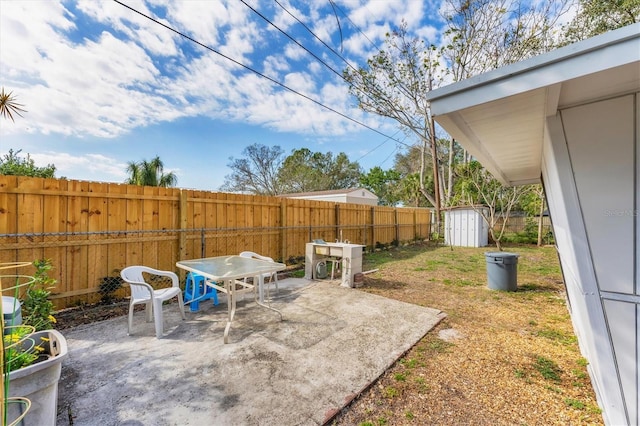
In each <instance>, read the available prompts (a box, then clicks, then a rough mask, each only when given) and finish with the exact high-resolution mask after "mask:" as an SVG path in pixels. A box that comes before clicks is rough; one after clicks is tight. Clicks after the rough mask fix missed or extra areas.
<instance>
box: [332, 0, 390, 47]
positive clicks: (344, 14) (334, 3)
mask: <svg viewBox="0 0 640 426" xmlns="http://www.w3.org/2000/svg"><path fill="white" fill-rule="evenodd" d="M329 3H331V6H332V7H333V8H334V9H338V10H339V11H340V13H342V15H343V16H344V17H345V18H347V20H348V21H349V22H350V23H351V25H353V27H354V28H355V29H356V30H358V32H359V33H360V34H362V36H363V37H364V38H366V39H367V40H368V41H369V43H371V45H372V46H373V47H375V48H376V49H377V50H380V48H379V47H378V46H377V45H376V44H375V43H374V42H373V41H371V39H370V38H369V37H367V35H366V34H365V33H363V32H362V30H361V29H360V28H359V27H358V26H357V25H356V24H355V22H353V21H352V20H351V18H349V15H347V14H346V13H344V11H343V10H342V9H340V7H339V6H338V5H337V4H336V2H335V1H334V0H329ZM365 7H366V6H365Z"/></svg>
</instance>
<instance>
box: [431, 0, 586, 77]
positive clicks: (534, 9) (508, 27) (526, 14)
mask: <svg viewBox="0 0 640 426" xmlns="http://www.w3.org/2000/svg"><path fill="white" fill-rule="evenodd" d="M573 2H574V0H554V1H542V2H532V1H529V0H445V1H444V4H443V7H442V8H441V10H442V11H443V12H442V16H443V18H444V20H445V28H446V29H445V31H444V40H445V43H444V45H443V47H442V50H441V53H442V56H443V57H444V58H445V59H446V61H447V66H448V68H449V71H450V72H451V75H452V77H453V80H454V81H460V80H464V79H467V78H469V77H472V76H474V75H478V74H481V73H483V72H486V71H489V70H492V69H495V68H499V67H501V66H504V65H507V64H511V63H514V62H518V61H521V60H523V59H526V58H529V57H531V56H535V55H538V54H541V53H544V52H547V51H550V50H552V49H554V48H555V47H556V46H555V44H556V43H555V37H554V36H555V26H556V23H557V21H558V19H559V18H560V17H561V16H562V15H564V14H565V13H566V12H567V10H568V8H569V6H570V5H571V4H572V3H573Z"/></svg>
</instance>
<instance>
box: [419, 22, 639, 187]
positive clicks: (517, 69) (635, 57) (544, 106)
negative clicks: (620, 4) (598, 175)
mask: <svg viewBox="0 0 640 426" xmlns="http://www.w3.org/2000/svg"><path fill="white" fill-rule="evenodd" d="M638 89H640V23H639V24H634V25H630V26H627V27H624V28H620V29H618V30H615V31H610V32H608V33H605V34H602V35H599V36H596V37H593V38H590V39H588V40H584V41H581V42H578V43H574V44H572V45H569V46H565V47H563V48H560V49H557V50H554V51H552V52H549V53H546V54H543V55H539V56H536V57H533V58H530V59H528V60H525V61H522V62H518V63H515V64H511V65H508V66H505V67H502V68H499V69H496V70H493V71H490V72H488V73H485V74H481V75H478V76H475V77H473V78H470V79H468V80H464V81H461V82H458V83H454V84H451V85H449V86H446V87H443V88H440V89H436V90H434V91H432V92H430V93H428V94H427V98H428V99H429V100H430V101H431V109H432V112H433V114H434V117H435V119H436V121H437V122H438V123H439V124H440V125H441V126H442V127H443V128H444V129H445V130H446V131H447V132H448V133H449V134H450V135H451V136H453V137H454V138H456V139H457V140H458V141H459V142H461V143H462V145H464V146H465V147H466V148H467V150H468V151H469V152H470V153H471V154H472V155H473V156H474V157H475V158H476V159H477V160H478V161H480V162H481V163H482V165H483V166H484V167H485V168H487V170H489V171H490V172H491V173H492V174H493V175H494V176H495V177H496V178H497V179H499V180H500V181H501V182H502V183H504V184H507V185H521V184H528V183H536V182H539V181H540V173H541V169H540V168H541V155H542V141H543V136H544V134H543V132H544V124H545V118H546V117H548V116H554V115H555V114H556V113H557V111H558V110H559V109H561V108H564V107H569V106H572V105H579V104H581V103H584V102H587V101H589V100H595V99H602V98H607V97H611V96H615V95H618V94H620V95H621V94H625V93H632V92H635V91H637V90H638Z"/></svg>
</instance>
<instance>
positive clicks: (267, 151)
mask: <svg viewBox="0 0 640 426" xmlns="http://www.w3.org/2000/svg"><path fill="white" fill-rule="evenodd" d="M242 155H243V156H244V157H245V158H237V159H236V158H233V157H231V158H229V161H230V162H229V164H227V166H228V167H229V168H230V169H231V170H233V172H232V173H231V174H230V175H227V176H225V178H224V183H223V185H222V186H221V187H220V189H221V190H222V191H229V192H248V193H251V194H259V195H278V194H280V193H282V191H281V185H280V182H279V177H278V171H279V170H280V167H281V165H282V161H283V160H282V157H283V155H284V151H283V150H282V148H280V147H279V146H277V145H275V146H272V147H268V146H265V145H260V144H253V145H249V146H248V147H246V148H245V149H244V150H243V151H242Z"/></svg>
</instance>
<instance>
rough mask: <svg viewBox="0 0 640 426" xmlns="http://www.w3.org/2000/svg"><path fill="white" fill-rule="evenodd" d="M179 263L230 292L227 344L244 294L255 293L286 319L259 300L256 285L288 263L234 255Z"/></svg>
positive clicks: (225, 337)
mask: <svg viewBox="0 0 640 426" xmlns="http://www.w3.org/2000/svg"><path fill="white" fill-rule="evenodd" d="M176 266H177V267H178V268H180V269H184V270H186V271H190V272H194V273H196V274H200V275H202V276H203V277H204V278H205V281H204V282H205V285H207V286H209V287H213V288H215V289H216V290H218V291H221V292H223V293H225V294H226V295H227V309H228V318H227V325H226V327H225V329H224V343H229V330H230V329H231V323H232V322H233V317H234V316H235V314H236V299H237V297H238V295H240V294H243V293H248V292H253V297H254V300H255V302H256V304H258V305H260V306H262V307H264V308H267V309H270V310H272V311H275V312H277V313H278V314H279V315H280V320H282V313H281V312H280V311H278V310H277V309H274V308H272V307H271V306H268V305H265V304H263V303H261V302H260V301H258V298H257V292H256V290H257V288H256V287H259V286H260V285H262V282H263V280H262V279H261V275H262V274H265V273H271V272H277V271H282V270H284V269H285V268H286V265H285V264H284V263H277V262H268V261H264V260H258V259H253V258H249V257H240V256H236V255H233V256H218V257H207V258H204V259H193V260H181V261H179V262H176ZM244 278H253V281H252V282H251V283H247V282H245V280H244Z"/></svg>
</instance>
